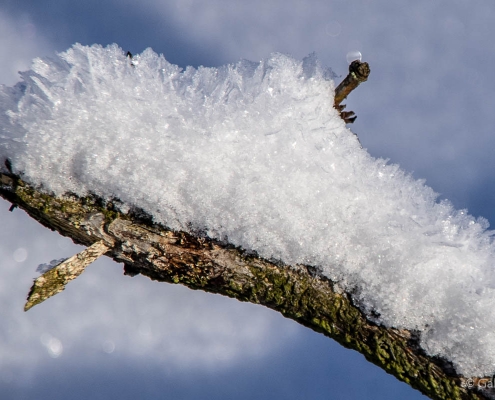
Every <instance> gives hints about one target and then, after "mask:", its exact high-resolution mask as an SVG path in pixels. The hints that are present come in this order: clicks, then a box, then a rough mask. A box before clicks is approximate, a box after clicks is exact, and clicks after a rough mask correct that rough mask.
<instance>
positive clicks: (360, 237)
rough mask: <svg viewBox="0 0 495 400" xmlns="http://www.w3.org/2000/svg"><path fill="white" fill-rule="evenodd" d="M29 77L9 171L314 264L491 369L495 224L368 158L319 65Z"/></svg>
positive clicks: (146, 61)
mask: <svg viewBox="0 0 495 400" xmlns="http://www.w3.org/2000/svg"><path fill="white" fill-rule="evenodd" d="M21 77H22V81H21V82H20V83H18V84H17V85H16V86H14V87H6V86H1V87H0V129H1V130H0V160H3V159H5V158H9V159H10V160H11V162H12V166H13V169H14V170H15V171H17V172H19V173H22V174H23V178H24V179H25V180H26V181H28V182H30V183H32V184H36V185H39V186H41V187H43V188H44V190H48V191H52V192H54V193H56V194H58V195H62V194H63V193H66V192H74V193H77V194H79V195H85V194H87V193H95V194H97V195H99V196H102V197H104V198H108V199H109V198H115V197H117V198H118V199H120V201H121V202H122V209H123V210H124V211H125V210H128V209H130V208H132V207H139V208H142V209H144V210H145V211H146V212H148V213H149V214H151V215H152V216H153V218H154V219H155V221H157V222H160V223H162V224H164V225H166V226H168V227H170V228H173V229H180V230H186V231H194V232H196V231H201V232H204V233H205V234H207V235H208V236H210V237H212V238H217V239H221V240H228V241H229V242H230V243H232V244H235V245H237V246H241V247H243V248H245V249H248V250H254V251H256V252H258V254H259V255H260V256H262V257H265V258H270V259H279V260H282V261H283V262H285V263H287V264H289V265H290V264H296V263H304V264H310V265H313V266H316V267H318V268H320V269H321V272H322V273H323V274H324V275H326V276H328V277H329V278H331V279H332V280H334V281H337V282H339V285H340V286H342V287H343V288H344V289H346V290H347V291H350V292H352V293H353V296H354V299H355V301H356V302H357V303H358V304H359V305H360V307H361V308H362V309H363V310H364V311H365V312H366V313H367V314H368V316H369V318H370V319H373V320H375V321H376V322H378V323H381V324H384V325H386V326H393V327H396V328H406V329H417V330H419V331H421V345H422V346H423V348H424V349H425V350H426V351H427V352H428V353H429V354H431V355H439V356H442V357H445V358H447V359H449V360H451V361H452V362H453V363H454V366H455V367H456V369H457V371H458V372H459V373H461V374H464V375H467V376H481V375H492V374H493V373H494V372H495V334H494V332H495V290H494V289H495V274H494V268H493V267H494V265H495V254H494V250H495V245H494V243H493V239H492V233H491V231H488V230H487V228H488V224H487V222H486V220H484V219H479V220H476V219H474V218H473V217H472V216H470V215H468V214H467V212H466V211H465V210H461V211H458V210H455V209H454V208H453V207H452V206H451V204H450V203H448V202H446V201H442V202H438V201H437V195H436V194H435V192H434V191H433V190H432V189H431V188H429V187H427V186H426V185H425V184H424V182H423V181H420V180H415V179H413V178H412V177H411V176H410V175H409V174H407V173H405V172H404V171H402V170H401V169H400V168H399V167H398V166H397V165H391V164H388V163H387V161H386V160H382V159H375V158H373V157H371V156H370V155H369V154H368V153H367V152H366V150H365V149H362V148H361V146H360V144H359V142H358V141H357V140H356V137H355V136H354V134H353V133H352V132H351V131H350V130H349V129H347V128H346V126H345V124H344V123H343V121H342V120H341V119H340V118H339V116H338V114H337V112H336V111H335V110H334V109H333V107H332V104H333V90H334V82H333V81H332V78H333V77H334V75H333V74H332V72H331V71H330V70H327V69H325V68H323V67H321V66H320V65H319V63H318V61H317V59H316V57H315V55H310V56H308V57H307V58H305V59H304V60H302V61H298V60H294V59H292V58H290V57H288V56H285V55H282V54H273V55H272V56H271V57H270V58H268V59H266V60H263V61H261V62H256V63H254V62H250V61H240V62H238V63H237V64H233V65H227V66H223V67H220V68H204V67H200V68H198V69H194V68H191V67H188V68H187V69H185V70H181V69H180V68H179V67H177V66H175V65H172V64H170V63H168V62H167V61H166V60H165V58H164V57H163V56H161V55H157V54H155V53H154V52H153V51H152V50H151V49H147V50H145V51H144V52H143V53H142V54H140V55H137V56H134V58H133V60H132V64H131V61H130V59H129V58H127V57H126V55H125V52H124V51H123V50H122V49H120V48H119V47H118V46H116V45H112V46H109V47H106V48H103V47H101V46H97V45H94V46H91V47H87V46H82V45H79V44H76V45H74V46H73V47H72V48H71V49H69V50H68V51H66V52H64V53H60V54H58V55H57V57H56V58H54V59H36V60H34V62H33V66H32V69H31V70H30V71H27V72H23V73H22V74H21ZM2 164H3V163H2Z"/></svg>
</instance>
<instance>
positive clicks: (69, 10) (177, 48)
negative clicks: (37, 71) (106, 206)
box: [0, 0, 495, 400]
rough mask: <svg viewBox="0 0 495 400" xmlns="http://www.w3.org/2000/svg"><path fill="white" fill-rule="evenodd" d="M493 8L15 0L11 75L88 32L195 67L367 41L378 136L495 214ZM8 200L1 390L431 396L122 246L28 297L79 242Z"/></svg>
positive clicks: (462, 201)
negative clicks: (53, 291) (143, 266)
mask: <svg viewBox="0 0 495 400" xmlns="http://www.w3.org/2000/svg"><path fill="white" fill-rule="evenodd" d="M493 21H495V5H494V4H493V2H492V1H488V0H486V1H483V0H480V1H478V2H476V4H475V5H474V4H473V3H472V2H467V1H464V0H457V1H456V0H450V1H440V0H438V1H428V0H417V1H415V2H414V3H412V4H409V3H408V4H407V6H405V5H402V4H400V3H397V2H393V1H373V2H369V1H365V0H362V1H349V0H347V1H341V0H332V1H325V2H323V1H298V0H286V1H271V2H269V4H267V2H265V1H261V0H252V1H249V2H248V1H234V0H231V1H228V2H227V1H220V0H210V1H208V2H203V1H199V0H191V1H188V0H182V1H175V2H173V1H162V0H142V1H141V2H139V3H137V2H131V1H129V0H119V1H117V0H115V1H112V0H107V1H102V0H100V1H95V0H87V1H85V2H73V1H69V0H65V1H64V0H46V1H43V2H39V1H37V0H32V1H29V0H3V1H2V2H1V3H0V54H2V61H1V62H0V83H3V84H8V85H12V84H14V83H15V82H16V81H17V80H18V74H17V71H19V70H24V69H27V68H29V65H30V60H31V59H32V58H34V57H38V56H46V55H48V56H49V55H52V54H54V52H55V51H64V50H66V49H67V48H68V47H70V46H71V45H72V44H73V43H75V42H80V43H82V44H88V45H89V44H93V43H99V44H103V45H106V44H110V43H117V44H119V45H120V46H121V47H122V48H123V49H124V50H130V51H131V52H133V53H140V52H142V51H143V50H144V49H145V48H146V47H152V48H153V50H155V51H156V52H158V53H163V54H164V55H165V57H166V58H167V60H168V61H170V62H172V63H175V64H178V65H180V66H182V67H185V66H187V65H193V66H199V65H205V66H218V65H221V64H225V63H229V62H236V61H237V60H238V59H240V58H247V59H250V60H253V61H258V60H260V59H262V58H266V57H267V56H268V55H269V54H270V53H271V52H275V51H277V52H283V53H288V54H291V55H293V56H294V57H297V58H302V57H304V56H306V55H307V54H309V53H311V52H313V51H316V53H317V55H318V57H319V59H320V60H321V62H322V63H323V64H324V65H327V66H330V67H331V68H332V69H333V70H334V71H335V72H336V73H337V74H339V75H342V76H345V74H346V73H347V63H346V54H347V52H349V51H356V50H359V51H361V52H362V54H363V60H365V61H368V62H369V63H370V66H371V71H372V72H371V76H370V80H369V81H368V82H367V83H366V84H364V85H362V86H361V87H360V88H359V89H358V90H357V91H356V93H353V94H352V95H351V98H350V99H349V100H348V102H347V103H348V105H349V107H348V108H350V109H352V110H354V111H355V112H356V113H357V115H358V119H357V121H356V123H355V124H354V126H352V129H353V131H354V132H356V133H357V134H358V135H359V138H360V140H361V143H362V144H363V146H364V147H365V148H367V149H368V151H369V152H370V153H371V154H372V155H373V156H375V157H383V158H389V159H390V160H391V162H394V163H399V164H400V165H401V166H402V168H403V169H405V170H406V171H409V172H411V173H413V175H414V176H415V177H417V178H422V179H426V181H427V184H429V185H430V186H431V187H433V189H434V190H436V191H437V192H438V193H439V194H440V195H441V198H448V199H449V200H451V201H452V202H453V204H454V205H455V206H456V207H457V208H467V209H468V210H469V212H470V213H471V214H473V215H475V216H483V217H485V218H487V219H488V220H489V221H490V222H491V223H492V225H495V210H494V209H493V207H492V204H494V203H495V184H494V182H493V177H492V171H493V170H494V164H495V160H494V157H492V149H493V148H494V144H495V143H494V142H495V135H494V134H493V131H494V128H493V127H494V122H495V121H494V120H495V113H494V112H493V110H494V109H495V76H494V75H493V74H492V73H491V69H492V67H491V66H492V65H494V64H495V52H494V51H493V44H492V43H491V42H492V40H493V39H492V38H493V37H495V25H494V24H493ZM8 208H9V204H8V203H6V202H5V201H3V200H2V201H0V224H1V227H2V229H1V230H0V299H1V303H0V304H1V307H0V321H1V323H0V393H1V394H2V398H5V399H15V400H17V399H24V398H26V399H27V398H30V399H32V398H40V399H43V398H55V399H65V398H72V399H86V398H92V399H98V398H102V399H104V398H121V399H134V398H136V397H137V396H139V397H141V398H148V399H155V398H174V399H203V398H217V399H231V398H237V399H244V398H246V399H247V398H252V397H253V396H256V397H257V398H260V399H273V398H276V399H299V398H301V397H302V396H304V397H305V398H308V399H328V398H335V399H362V398H368V399H396V398H402V399H419V398H423V397H422V396H421V395H420V394H419V393H418V392H415V391H413V390H412V389H410V388H409V387H408V386H407V385H405V384H402V383H400V382H398V381H396V380H395V378H393V377H391V376H389V375H387V374H385V373H384V372H383V371H381V370H379V369H378V368H376V367H374V366H372V365H371V364H368V363H367V362H366V361H365V360H364V358H363V357H362V356H360V355H359V354H357V353H355V352H353V351H349V350H346V349H343V348H342V347H340V346H339V345H337V344H335V343H334V342H333V341H331V340H329V339H327V338H325V337H323V336H321V335H317V334H315V333H313V332H311V331H309V330H308V329H305V328H303V327H300V326H298V325H297V324H295V323H293V322H292V321H288V320H285V319H283V318H282V317H281V316H279V315H278V314H276V313H274V312H272V311H270V310H267V309H264V308H262V307H256V306H253V305H250V304H242V303H239V302H237V301H234V300H230V299H224V298H222V297H219V296H215V295H209V294H205V293H202V292H193V291H190V290H188V289H185V288H183V287H180V286H172V285H165V284H159V283H154V282H151V281H149V280H147V279H145V278H142V277H135V278H132V279H131V278H129V277H124V276H122V266H121V265H118V264H116V263H114V262H112V261H110V260H99V261H97V262H96V263H95V264H94V265H92V266H91V267H89V268H88V270H87V271H86V272H85V273H84V274H83V275H82V276H81V277H80V278H79V279H77V280H76V281H75V282H73V283H72V284H71V285H70V286H69V288H68V289H67V290H66V291H65V292H64V293H63V294H61V295H59V296H56V297H54V298H53V299H50V300H49V301H47V302H46V303H44V304H42V305H40V306H38V307H36V308H35V309H33V310H31V311H30V312H29V313H23V312H22V307H23V304H24V300H25V296H26V294H27V292H28V289H29V287H30V285H31V282H32V279H33V278H34V277H35V276H36V272H35V269H36V266H37V265H38V264H39V263H43V262H48V261H50V260H52V259H55V258H61V257H67V256H70V255H73V254H74V253H76V252H77V251H79V250H80V249H79V247H78V246H75V245H73V244H72V243H71V242H70V240H67V239H65V238H62V237H60V236H59V235H57V234H56V233H53V232H50V231H48V230H46V229H45V228H43V227H41V226H40V225H39V224H37V223H36V222H34V221H32V220H30V219H29V218H28V217H26V216H25V214H24V213H23V212H22V211H19V210H15V211H14V212H13V213H9V212H8Z"/></svg>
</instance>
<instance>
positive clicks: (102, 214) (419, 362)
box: [0, 173, 493, 400]
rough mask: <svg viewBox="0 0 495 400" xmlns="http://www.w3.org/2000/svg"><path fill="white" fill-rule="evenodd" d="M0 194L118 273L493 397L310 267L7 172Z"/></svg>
mask: <svg viewBox="0 0 495 400" xmlns="http://www.w3.org/2000/svg"><path fill="white" fill-rule="evenodd" d="M0 196H2V197H3V198H5V199H6V200H8V201H10V202H11V203H12V204H15V205H17V206H19V207H20V208H22V209H24V210H25V211H26V212H27V213H28V214H29V215H30V216H31V217H33V218H34V219H36V220H37V221H39V222H40V223H42V224H43V225H45V226H46V227H48V228H50V229H52V230H57V231H58V232H59V233H60V234H62V235H64V236H69V237H70V238H72V240H73V241H74V242H76V243H80V244H83V245H86V246H91V245H93V244H95V243H99V245H97V246H96V247H100V248H99V250H98V251H96V253H98V254H99V253H105V255H107V256H109V257H112V258H113V259H114V260H115V261H116V262H122V263H124V273H125V274H126V275H130V276H134V275H137V274H143V275H146V276H148V277H149V278H151V279H153V280H157V281H162V282H168V283H180V284H182V285H185V286H187V287H189V288H191V289H200V290H204V291H207V292H213V293H219V294H222V295H224V296H229V297H233V298H236V299H238V300H240V301H248V302H251V303H255V304H262V305H264V306H266V307H269V308H271V309H273V310H276V311H278V312H280V313H281V314H283V315H284V316H285V317H287V318H291V319H293V320H295V321H297V322H298V323H300V324H302V325H304V326H307V327H308V328H311V329H313V330H314V331H317V332H320V333H323V334H324V335H326V336H328V337H331V338H332V339H334V340H336V341H338V342H339V343H341V344H342V345H343V346H345V347H347V348H351V349H354V350H357V351H359V352H360V353H361V354H363V355H364V356H365V357H366V359H367V360H368V361H370V362H372V363H374V364H376V365H378V366H379V367H381V368H383V369H384V370H385V371H387V372H388V373H390V374H393V375H394V376H396V377H397V378H398V379H400V380H402V381H404V382H406V383H408V384H409V385H411V386H412V387H414V388H416V389H418V390H420V391H421V392H422V393H424V394H425V395H427V396H429V397H431V398H432V399H449V400H452V399H487V398H493V397H491V396H493V392H490V391H489V390H478V387H477V386H476V382H475V381H473V385H474V388H470V387H466V385H467V383H469V382H471V381H468V380H467V379H466V378H464V377H461V376H458V375H456V374H455V373H454V370H453V368H452V366H451V365H449V364H448V363H447V362H445V361H443V360H440V359H436V358H433V357H429V356H427V355H426V354H425V353H424V352H423V351H422V350H421V349H420V347H419V345H418V337H417V334H415V333H414V332H409V331H406V330H397V329H391V328H385V327H382V326H377V325H375V324H373V323H372V322H370V321H368V320H367V319H366V318H365V316H364V315H363V314H362V312H361V311H360V310H359V309H358V308H357V307H356V306H355V305H354V304H353V302H352V300H351V298H350V296H349V295H348V294H346V293H342V292H341V291H340V290H339V289H338V288H337V286H336V285H335V284H334V283H333V282H331V281H330V280H328V279H326V278H325V277H322V276H321V275H319V274H318V271H317V270H316V269H315V268H312V267H311V266H305V265H293V266H288V265H283V264H281V263H276V262H271V261H268V260H264V259H262V258H259V257H257V256H255V255H253V254H250V253H247V252H245V251H243V250H242V249H240V248H236V247H233V246H232V245H229V244H228V243H221V242H218V241H215V240H211V239H209V238H206V237H201V236H193V235H191V234H188V233H185V232H175V231H171V230H169V229H167V228H165V227H162V226H159V225H156V224H153V223H151V219H149V218H148V217H147V216H146V215H145V214H143V213H140V212H137V211H134V212H131V213H130V214H126V215H124V214H122V213H120V212H119V211H117V210H116V209H115V207H114V206H113V204H112V203H111V202H107V203H105V202H103V201H101V200H100V199H98V198H96V197H94V196H88V197H84V198H78V197H76V196H72V195H67V196H63V197H54V196H51V195H49V194H46V193H44V192H43V191H41V190H39V189H35V188H33V187H32V186H30V185H28V184H27V183H25V182H23V181H22V180H21V179H19V178H18V177H17V176H15V175H13V174H12V173H4V174H1V173H0ZM100 245H101V246H100ZM92 249H93V250H94V249H95V248H94V247H93V248H92ZM49 272H50V271H49ZM35 285H36V284H35ZM64 285H65V284H64ZM64 285H62V287H63V286H64ZM485 386H487V385H486V384H485Z"/></svg>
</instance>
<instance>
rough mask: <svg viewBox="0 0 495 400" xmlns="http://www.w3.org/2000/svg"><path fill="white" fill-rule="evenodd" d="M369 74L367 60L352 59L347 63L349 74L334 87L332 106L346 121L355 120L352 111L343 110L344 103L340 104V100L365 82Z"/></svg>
mask: <svg viewBox="0 0 495 400" xmlns="http://www.w3.org/2000/svg"><path fill="white" fill-rule="evenodd" d="M369 75H370V66H369V65H368V63H367V62H361V61H359V60H354V61H353V62H352V63H351V64H350V65H349V74H348V75H347V76H346V77H345V78H344V80H343V81H342V82H341V83H340V85H339V86H337V88H336V89H335V98H334V103H333V105H334V107H335V108H336V109H337V110H338V111H340V116H341V117H342V119H343V120H344V121H345V122H346V123H352V122H354V121H355V120H356V116H355V115H354V112H353V111H343V110H344V108H345V104H343V105H341V104H340V103H342V101H344V99H345V98H346V97H347V96H348V95H349V93H351V92H352V91H353V90H354V89H356V88H357V87H358V86H359V84H360V83H362V82H366V81H367V80H368V76H369Z"/></svg>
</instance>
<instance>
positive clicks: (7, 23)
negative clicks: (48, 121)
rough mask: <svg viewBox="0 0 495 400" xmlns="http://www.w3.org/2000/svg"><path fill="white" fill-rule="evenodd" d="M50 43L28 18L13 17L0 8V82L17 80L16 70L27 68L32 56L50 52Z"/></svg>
mask: <svg viewBox="0 0 495 400" xmlns="http://www.w3.org/2000/svg"><path fill="white" fill-rule="evenodd" d="M52 48H53V47H52V46H51V45H50V43H49V42H48V41H47V40H46V39H45V38H44V37H43V36H41V35H40V34H39V32H38V27H37V26H36V25H35V24H34V23H33V22H32V21H31V20H30V19H29V18H28V17H23V18H14V17H12V16H10V15H9V14H7V13H5V12H2V11H1V10H0V54H1V55H2V62H1V63H0V84H6V85H12V84H14V83H15V82H17V81H18V80H19V75H18V71H24V70H27V69H29V67H30V65H31V60H32V59H33V58H34V57H38V56H41V55H45V54H49V53H51V52H52Z"/></svg>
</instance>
